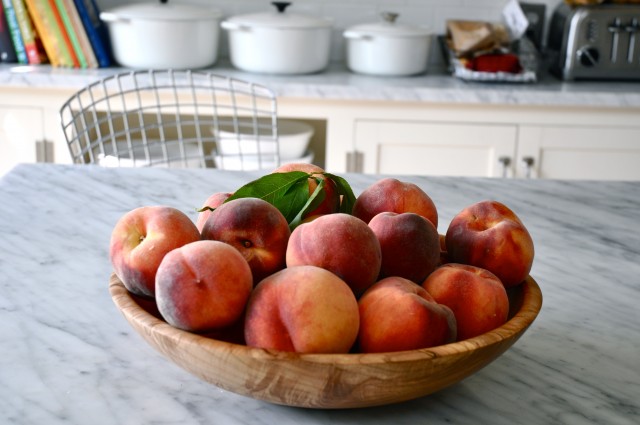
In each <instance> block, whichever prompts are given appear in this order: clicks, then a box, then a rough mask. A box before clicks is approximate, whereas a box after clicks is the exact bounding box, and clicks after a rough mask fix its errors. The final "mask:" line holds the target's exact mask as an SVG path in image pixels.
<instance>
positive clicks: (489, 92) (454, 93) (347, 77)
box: [0, 61, 640, 108]
mask: <svg viewBox="0 0 640 425" xmlns="http://www.w3.org/2000/svg"><path fill="white" fill-rule="evenodd" d="M123 71H126V70H124V69H122V68H104V69H90V70H77V69H66V68H52V67H50V66H11V65H0V86H7V87H32V88H65V89H67V88H71V89H76V90H77V89H80V88H82V87H84V86H86V85H88V84H90V83H92V82H94V81H95V80H97V79H99V78H101V77H106V76H108V75H111V74H114V73H116V72H123ZM210 71H212V72H214V73H218V74H222V75H227V76H230V77H235V78H239V79H244V80H247V81H253V82H256V83H260V84H264V85H266V86H268V87H270V88H272V89H273V90H274V91H275V92H276V94H277V95H278V96H280V97H292V98H307V99H328V100H356V101H357V100H375V101H403V102H432V103H454V104H455V103H462V104H496V105H505V104H506V105H525V106H528V105H543V106H544V105H546V106H568V107H572V106H575V107H585V106H594V107H611V108H639V107H640V82H603V81H600V82H585V81H582V82H563V81H559V80H558V79H556V78H555V77H552V76H549V75H543V76H542V77H541V78H540V80H539V81H538V82H537V83H535V84H495V83H474V82H464V81H462V80H458V79H456V78H453V77H451V76H449V75H446V74H443V73H442V71H440V70H433V71H431V70H430V71H428V72H427V73H426V74H422V75H417V76H411V77H378V76H367V75H358V74H355V73H352V72H350V71H349V70H348V69H346V68H345V65H344V64H343V63H332V64H331V65H330V66H329V68H328V69H327V70H325V71H323V72H320V73H316V74H310V75H294V76H284V75H280V76H279V75H265V74H256V73H248V72H243V71H239V70H237V69H235V68H233V67H232V66H231V65H230V64H228V63H225V62H223V61H221V63H219V64H216V66H214V67H213V68H211V69H210Z"/></svg>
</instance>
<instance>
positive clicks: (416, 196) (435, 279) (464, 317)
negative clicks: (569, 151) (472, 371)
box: [110, 164, 534, 353]
mask: <svg viewBox="0 0 640 425" xmlns="http://www.w3.org/2000/svg"><path fill="white" fill-rule="evenodd" d="M291 171H304V172H307V173H309V193H310V194H311V193H313V192H314V190H316V189H317V186H318V183H319V182H321V183H322V185H321V188H322V191H323V196H322V197H321V198H320V200H321V202H320V203H319V204H318V205H317V207H316V205H315V204H314V209H313V210H312V211H310V212H308V213H306V214H304V217H303V219H302V221H301V223H300V224H297V225H296V226H295V227H293V229H292V226H291V222H290V221H287V219H286V218H285V215H283V213H282V212H281V210H280V209H278V208H276V206H275V205H274V204H273V203H270V202H267V201H266V200H263V199H260V198H257V197H242V198H236V199H233V198H230V197H231V196H232V195H231V194H230V193H216V194H213V195H212V196H211V197H209V199H207V201H206V202H205V206H206V207H209V208H208V209H203V210H201V212H200V214H199V216H198V220H197V222H196V223H194V222H193V221H191V219H190V218H189V217H188V216H187V215H186V214H184V213H183V212H181V211H179V210H177V209H175V208H171V207H167V206H147V207H141V208H137V209H134V210H132V211H130V212H128V213H127V214H125V215H124V216H123V217H122V218H121V219H120V220H119V221H118V223H117V224H116V226H115V227H114V229H113V233H112V237H111V244H110V258H111V262H112V264H113V267H114V270H115V273H116V274H117V275H118V277H119V278H120V280H121V281H122V282H123V284H124V286H125V287H126V288H127V289H128V290H129V291H130V292H131V293H132V294H135V295H137V296H143V297H147V298H148V299H150V300H154V301H155V305H156V306H157V309H158V311H159V313H160V314H161V316H162V318H163V319H164V320H166V322H167V323H169V324H170V325H172V326H175V327H177V328H180V329H183V330H186V331H190V332H197V333H202V334H205V335H208V336H213V337H215V338H219V339H223V340H228V341H233V342H239V343H244V344H247V345H249V346H253V347H260V348H267V349H275V350H282V351H294V352H299V353H349V352H361V353H372V352H390V351H400V350H413V349H419V348H427V347H432V346H437V345H441V344H446V343H449V342H454V341H459V340H464V339H467V338H472V337H474V336H477V335H480V334H483V333H485V332H488V331H490V330H492V329H494V328H497V327H499V326H501V325H502V324H504V323H505V322H506V320H507V315H508V312H509V299H508V296H507V289H508V288H509V287H513V286H516V285H519V284H521V283H522V282H523V280H524V279H525V278H526V276H527V275H528V274H529V271H530V269H531V266H532V263H533V256H534V248H533V242H532V239H531V236H530V235H529V233H528V231H527V229H526V228H525V226H524V225H523V223H522V222H521V221H520V219H519V218H518V217H517V216H516V215H515V214H514V212H513V211H511V210H510V209H509V208H507V207H506V206H505V205H503V204H501V203H499V202H496V201H481V202H478V203H475V204H473V205H470V206H468V207H466V208H465V209H463V210H462V211H460V213H458V214H457V215H456V216H455V217H454V218H453V220H452V221H451V223H450V225H449V227H448V229H447V231H446V235H439V234H438V231H437V226H438V213H437V209H436V206H435V205H434V203H433V201H432V200H431V198H430V197H429V196H428V195H427V194H426V193H425V192H424V191H423V190H422V189H420V188H419V187H418V186H416V185H415V184H412V183H409V182H403V181H400V180H398V179H393V178H384V179H381V180H379V181H377V182H375V183H374V184H372V185H371V186H370V187H368V188H367V189H365V190H364V191H363V192H362V193H361V194H360V195H359V196H358V197H357V198H355V197H354V199H353V205H352V208H351V206H350V207H349V209H350V210H351V211H350V212H348V211H347V212H345V211H344V208H342V209H341V208H340V206H341V202H342V203H343V206H344V202H345V200H344V199H345V197H344V194H340V193H339V191H338V190H336V184H335V181H334V180H332V178H331V175H330V174H325V173H323V170H322V169H320V168H318V167H316V166H311V165H308V164H306V165H305V164H293V165H287V166H284V167H281V168H279V169H278V170H276V171H274V172H278V173H287V172H291ZM304 178H305V179H306V178H307V177H306V176H305V177H304ZM305 191H306V186H305Z"/></svg>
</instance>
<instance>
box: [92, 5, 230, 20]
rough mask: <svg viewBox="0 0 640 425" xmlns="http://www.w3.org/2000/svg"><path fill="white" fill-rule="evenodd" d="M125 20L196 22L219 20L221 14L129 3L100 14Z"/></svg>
mask: <svg viewBox="0 0 640 425" xmlns="http://www.w3.org/2000/svg"><path fill="white" fill-rule="evenodd" d="M100 15H101V17H102V15H106V16H115V17H117V18H118V19H125V20H132V21H133V20H145V21H196V20H208V19H213V18H220V17H221V16H222V13H221V12H220V11H219V10H217V9H213V8H210V7H198V6H195V5H189V4H177V3H170V2H162V1H158V2H154V3H131V4H127V5H124V6H119V7H115V8H113V9H111V10H108V11H104V12H102V13H101V14H100Z"/></svg>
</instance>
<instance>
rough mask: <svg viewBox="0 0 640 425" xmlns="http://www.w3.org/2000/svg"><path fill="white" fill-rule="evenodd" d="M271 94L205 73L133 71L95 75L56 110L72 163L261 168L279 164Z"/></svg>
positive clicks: (258, 88) (252, 86)
mask: <svg viewBox="0 0 640 425" xmlns="http://www.w3.org/2000/svg"><path fill="white" fill-rule="evenodd" d="M276 106H277V103H276V96H275V94H274V93H273V92H272V91H271V90H270V89H268V88H266V87H264V86H262V85H259V84H255V83H251V82H247V81H242V80H238V79H234V78H230V77H225V76H221V75H216V74H213V73H210V72H202V71H191V70H184V71H183V70H136V71H129V72H124V73H118V74H115V75H111V76H108V77H106V78H103V79H101V80H98V81H96V82H94V83H92V84H90V85H88V86H87V87H85V88H83V89H82V90H80V91H78V92H77V93H76V94H74V95H73V96H71V98H69V100H67V101H66V102H65V103H64V105H63V106H62V107H61V109H60V118H61V125H62V129H63V132H64V135H65V138H66V141H67V145H68V148H69V152H70V154H71V157H72V160H73V162H74V163H76V164H99V165H103V166H118V167H122V166H137V167H153V166H162V167H177V168H187V167H199V168H201V167H216V168H223V169H240V170H243V169H244V170H247V169H266V168H275V167H277V166H278V165H279V162H280V156H279V146H278V128H277V107H276Z"/></svg>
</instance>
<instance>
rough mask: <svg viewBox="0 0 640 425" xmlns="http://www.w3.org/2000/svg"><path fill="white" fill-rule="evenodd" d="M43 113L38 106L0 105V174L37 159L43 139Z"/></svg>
mask: <svg viewBox="0 0 640 425" xmlns="http://www.w3.org/2000/svg"><path fill="white" fill-rule="evenodd" d="M42 117H43V113H42V111H41V110H40V109H38V108H16V107H5V106H0V175H4V174H5V173H6V172H7V171H9V170H10V169H11V168H13V167H14V166H15V165H16V164H18V163H21V162H36V161H37V160H38V151H37V145H38V141H41V140H42V139H43V124H42V122H43V121H42Z"/></svg>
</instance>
